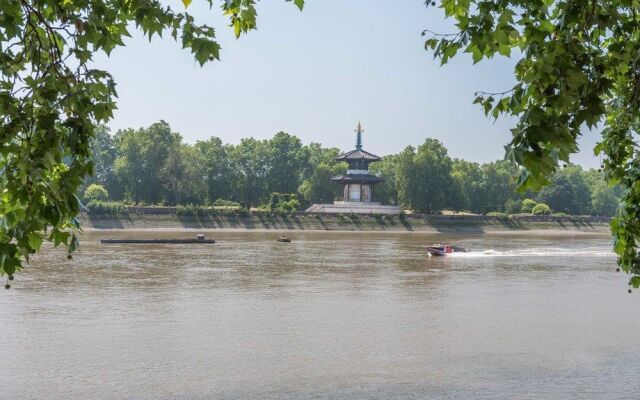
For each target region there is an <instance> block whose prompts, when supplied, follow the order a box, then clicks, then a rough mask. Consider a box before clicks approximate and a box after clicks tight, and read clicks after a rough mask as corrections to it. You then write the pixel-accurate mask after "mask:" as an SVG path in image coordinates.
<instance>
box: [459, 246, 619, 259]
mask: <svg viewBox="0 0 640 400" xmlns="http://www.w3.org/2000/svg"><path fill="white" fill-rule="evenodd" d="M451 256H452V257H460V258H474V257H613V256H615V254H614V253H613V252H612V251H606V250H602V249H561V248H548V247H546V248H539V249H518V250H507V251H499V250H495V249H487V250H484V251H468V252H464V253H463V252H459V253H455V252H454V253H453V254H451Z"/></svg>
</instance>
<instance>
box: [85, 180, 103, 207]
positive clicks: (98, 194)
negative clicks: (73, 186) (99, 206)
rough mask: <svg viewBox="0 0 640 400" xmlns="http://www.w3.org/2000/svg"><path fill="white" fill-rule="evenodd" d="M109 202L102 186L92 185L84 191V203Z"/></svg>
mask: <svg viewBox="0 0 640 400" xmlns="http://www.w3.org/2000/svg"><path fill="white" fill-rule="evenodd" d="M107 200H109V192H107V189H105V188H104V186H102V185H98V184H97V183H92V184H91V185H89V186H88V187H87V190H85V191H84V201H86V202H87V203H89V202H92V201H107Z"/></svg>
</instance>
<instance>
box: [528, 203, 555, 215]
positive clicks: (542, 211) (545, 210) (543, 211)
mask: <svg viewBox="0 0 640 400" xmlns="http://www.w3.org/2000/svg"><path fill="white" fill-rule="evenodd" d="M531 213H532V214H533V215H549V214H551V208H549V206H548V205H546V204H544V203H538V204H536V206H535V207H533V210H531Z"/></svg>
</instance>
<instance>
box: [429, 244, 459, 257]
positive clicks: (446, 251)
mask: <svg viewBox="0 0 640 400" xmlns="http://www.w3.org/2000/svg"><path fill="white" fill-rule="evenodd" d="M427 251H428V252H429V255H430V256H446V255H451V254H453V253H454V252H466V251H469V250H467V249H465V248H463V247H459V246H451V245H449V244H434V245H433V246H427Z"/></svg>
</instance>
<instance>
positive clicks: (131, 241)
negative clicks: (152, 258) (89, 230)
mask: <svg viewBox="0 0 640 400" xmlns="http://www.w3.org/2000/svg"><path fill="white" fill-rule="evenodd" d="M215 242H216V241H215V240H213V239H205V238H204V235H198V236H196V237H195V238H185V239H100V243H103V244H123V243H124V244H192V243H193V244H213V243H215Z"/></svg>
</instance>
